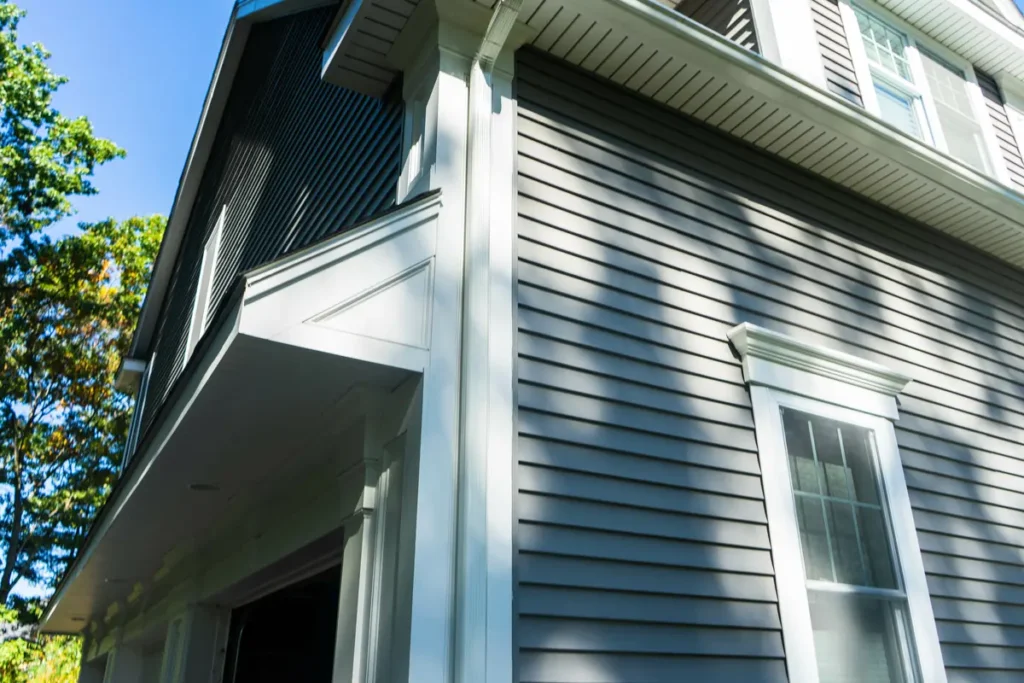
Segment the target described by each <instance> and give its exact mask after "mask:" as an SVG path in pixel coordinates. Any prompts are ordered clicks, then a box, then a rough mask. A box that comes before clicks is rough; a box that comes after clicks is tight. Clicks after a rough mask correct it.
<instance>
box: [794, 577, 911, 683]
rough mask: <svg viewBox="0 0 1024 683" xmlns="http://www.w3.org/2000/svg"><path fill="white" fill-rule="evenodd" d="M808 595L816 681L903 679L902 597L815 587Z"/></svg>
mask: <svg viewBox="0 0 1024 683" xmlns="http://www.w3.org/2000/svg"><path fill="white" fill-rule="evenodd" d="M808 598H809V602H810V606H811V628H812V629H813V631H814V654H815V658H816V659H817V662H818V675H819V677H820V679H821V683H908V681H909V678H910V677H909V676H908V675H907V670H908V666H907V662H906V661H905V660H904V656H903V653H904V652H909V648H907V642H906V637H907V634H908V633H909V630H908V628H907V623H908V622H907V617H906V607H905V605H904V604H903V603H902V602H900V601H890V600H885V599H881V598H875V597H869V596H864V595H843V594H833V593H824V592H819V591H809V592H808Z"/></svg>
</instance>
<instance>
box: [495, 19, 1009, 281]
mask: <svg viewBox="0 0 1024 683" xmlns="http://www.w3.org/2000/svg"><path fill="white" fill-rule="evenodd" d="M475 1H476V2H478V3H479V4H482V5H484V6H486V7H490V6H493V5H494V3H495V0H475ZM893 1H895V0H893ZM929 1H931V0H929ZM944 1H945V0H944ZM950 1H952V0H950ZM964 1H966V0H964ZM519 16H520V18H521V20H522V21H525V22H526V24H527V25H528V26H529V27H531V28H532V29H533V30H534V31H536V34H535V35H536V37H535V38H534V39H533V41H532V44H533V45H534V47H537V48H539V49H541V50H544V51H546V52H548V53H550V54H552V55H554V56H556V57H558V58H561V59H564V60H565V61H567V62H570V63H572V64H575V65H577V66H579V67H581V68H583V69H585V70H587V71H591V72H593V73H595V74H597V75H598V76H602V77H605V78H608V79H610V80H612V81H614V82H616V83H619V84H620V85H622V86H624V87H626V88H628V89H630V90H633V91H635V92H637V93H639V94H641V95H643V96H645V97H648V98H650V99H653V100H655V101H657V102H660V103H662V104H665V105H667V106H668V107H670V108H672V109H675V110H677V111H679V112H681V113H683V114H686V115H687V116H689V117H691V118H694V119H697V120H698V121H701V122H703V123H706V124H708V125H711V126H713V127H715V128H718V129H719V130H722V131H724V132H726V133H728V134H730V135H732V136H734V137H737V138H740V139H742V140H744V141H746V142H748V143H750V144H752V145H754V146H756V147H759V148H760V149H762V150H764V151H766V152H768V153H770V154H772V155H774V156H776V157H780V158H782V159H785V160H787V161H790V162H792V163H795V164H797V165H799V166H802V167H803V168H805V169H807V170H809V171H811V172H812V173H815V174H817V175H820V176H823V177H825V178H828V179H829V180H832V181H834V182H836V183H838V184H840V185H843V186H845V187H847V188H849V189H850V190H852V191H854V192H856V193H857V194H860V195H862V196H865V197H867V198H869V199H872V200H874V201H876V202H878V203H880V204H883V205H885V206H888V207H889V208H891V209H893V210H895V211H897V212H899V213H901V214H904V215H906V216H908V217H910V218H913V219H915V220H918V221H921V222H922V223H926V224H928V225H930V226H932V227H934V228H937V229H939V230H942V231H943V232H946V233H948V234H950V235H953V236H954V237H957V238H959V239H962V240H964V241H965V242H968V243H970V244H973V245H974V246H976V247H978V248H980V249H983V250H985V251H988V252H989V253H992V254H994V255H996V256H998V257H1000V258H1002V259H1004V260H1006V261H1009V262H1010V263H1013V264H1015V265H1018V266H1024V197H1021V195H1019V194H1017V193H1016V192H1015V191H1013V190H1011V189H1009V188H1007V187H1006V186H1004V185H1001V184H1000V183H998V182H997V181H996V180H995V179H993V178H990V177H988V176H986V175H983V174H981V173H978V172H976V171H974V170H973V169H971V168H969V167H967V166H965V165H964V164H962V163H960V162H959V161H957V160H955V159H953V158H952V157H949V156H947V155H945V154H943V153H941V152H939V151H938V150H936V149H934V148H933V147H931V146H929V145H926V144H924V143H922V142H919V141H918V140H915V139H913V138H910V137H909V136H907V135H905V134H903V133H901V132H899V131H897V130H896V129H894V128H892V127H890V126H888V125H886V124H885V123H883V122H881V121H880V120H879V119H877V118H875V117H874V116H872V115H870V114H868V113H867V112H866V111H864V110H863V109H861V108H859V107H855V106H854V105H852V104H850V103H847V102H845V101H844V100H841V99H840V98H838V97H835V96H833V95H831V94H829V93H826V92H824V91H822V90H820V89H819V88H816V87H814V86H812V85H810V84H809V83H807V82H805V81H803V80H801V79H799V78H797V77H795V76H793V75H792V74H790V73H788V72H786V71H784V70H783V69H781V68H780V67H778V66H776V65H774V64H772V63H770V62H769V61H767V60H766V59H764V58H762V57H760V56H759V55H756V54H753V53H751V52H749V51H748V50H745V49H743V48H741V47H739V46H738V45H736V44H734V43H732V42H730V41H729V40H727V39H726V38H724V37H722V36H720V35H718V34H717V33H714V32H713V31H711V30H709V29H707V28H705V27H703V26H701V25H699V24H697V23H696V22H694V21H692V20H690V19H688V18H686V17H684V16H683V15H681V14H680V13H678V12H676V11H674V10H671V9H669V8H667V7H665V6H663V5H662V4H660V3H658V2H657V1H656V0H525V2H524V6H523V9H522V11H521V12H520V15H519Z"/></svg>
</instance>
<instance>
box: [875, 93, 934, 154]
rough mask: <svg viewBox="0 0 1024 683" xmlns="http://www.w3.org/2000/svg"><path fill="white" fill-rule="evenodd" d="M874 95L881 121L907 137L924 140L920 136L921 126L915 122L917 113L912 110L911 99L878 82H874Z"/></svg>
mask: <svg viewBox="0 0 1024 683" xmlns="http://www.w3.org/2000/svg"><path fill="white" fill-rule="evenodd" d="M875 94H876V95H878V109H879V113H880V114H881V115H882V120H883V121H885V122H886V123H888V124H890V125H892V126H895V127H896V128H899V129H900V130H902V131H903V132H904V133H906V134H907V135H911V136H913V137H915V138H917V139H919V140H922V139H924V137H923V136H922V135H921V124H920V123H919V122H918V120H917V112H916V111H915V110H914V98H913V97H910V96H909V95H904V94H903V93H901V92H899V91H898V90H896V89H895V88H890V87H889V86H887V85H885V84H884V83H880V82H878V81H875Z"/></svg>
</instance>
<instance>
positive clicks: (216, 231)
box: [185, 205, 228, 363]
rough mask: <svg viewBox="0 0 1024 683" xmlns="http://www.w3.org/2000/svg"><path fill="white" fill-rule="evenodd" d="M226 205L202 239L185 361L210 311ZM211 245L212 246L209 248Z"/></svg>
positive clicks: (202, 329)
mask: <svg viewBox="0 0 1024 683" xmlns="http://www.w3.org/2000/svg"><path fill="white" fill-rule="evenodd" d="M227 210H228V207H227V206H226V205H225V206H222V207H221V209H220V215H218V216H217V223H216V224H215V225H214V226H213V230H212V231H211V232H210V234H209V235H208V236H207V237H206V239H205V240H204V241H203V251H202V260H201V262H200V265H199V278H198V281H197V283H196V295H195V299H193V301H192V318H191V320H190V321H189V326H188V340H187V341H186V343H185V362H186V363H187V362H188V359H189V358H191V357H192V352H193V351H194V350H195V348H196V344H198V343H199V340H200V339H201V338H202V336H203V333H204V332H206V318H207V316H208V315H209V312H210V295H211V294H212V291H213V280H214V277H216V273H217V262H218V259H219V257H220V242H221V235H222V234H223V232H224V221H225V219H226V216H227ZM211 246H212V248H211Z"/></svg>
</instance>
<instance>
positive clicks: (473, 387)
mask: <svg viewBox="0 0 1024 683" xmlns="http://www.w3.org/2000/svg"><path fill="white" fill-rule="evenodd" d="M522 4H523V3H522V0H499V2H498V3H497V4H496V5H495V7H494V10H493V13H492V14H491V18H490V22H489V23H488V26H487V30H486V32H485V33H484V36H483V38H482V40H481V41H480V46H479V47H478V48H477V52H476V55H475V57H474V58H473V62H472V64H471V65H470V70H469V113H468V116H469V120H468V132H467V159H466V236H465V260H464V276H463V295H462V359H461V360H462V368H461V373H460V375H461V378H460V382H461V392H460V393H461V406H460V411H459V430H460V437H461V438H460V439H459V442H460V444H461V447H460V452H459V480H458V500H459V508H458V529H457V531H458V536H457V538H458V539H459V547H458V556H457V557H458V565H457V574H456V577H457V579H456V580H457V583H456V619H455V681H456V682H457V683H484V681H488V682H489V683H491V681H489V678H488V675H487V674H488V668H489V667H488V662H487V652H488V649H489V648H488V647H487V636H488V632H489V630H490V629H489V627H488V626H489V624H488V621H489V620H488V606H487V588H488V576H487V570H488V519H487V459H488V449H487V444H488V430H489V424H488V423H489V413H488V410H489V405H488V395H489V391H490V383H491V375H490V371H489V367H488V366H489V360H488V355H489V343H488V322H489V308H490V301H489V298H490V297H489V295H490V231H491V225H490V202H489V197H490V194H491V117H492V112H493V92H492V77H493V70H494V64H495V62H496V61H497V59H498V56H499V54H500V53H501V51H502V48H503V47H504V46H505V41H506V40H507V39H508V36H509V33H510V32H511V30H512V28H513V26H514V25H515V22H516V19H517V17H518V16H519V11H520V9H521V8H522ZM509 628H511V625H509ZM502 668H504V667H502ZM511 675H512V672H511V661H509V662H508V671H507V672H501V677H502V678H503V679H505V680H506V681H510V680H511ZM492 678H493V677H492Z"/></svg>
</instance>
